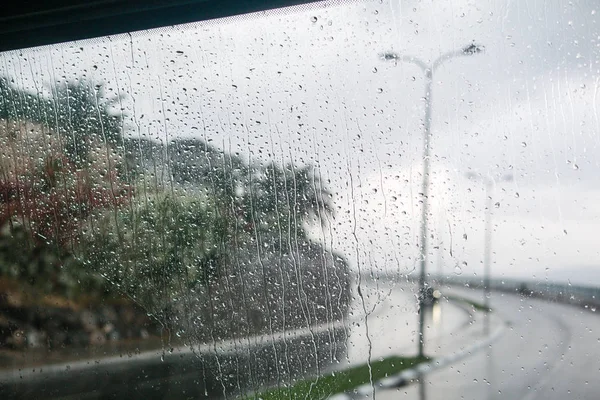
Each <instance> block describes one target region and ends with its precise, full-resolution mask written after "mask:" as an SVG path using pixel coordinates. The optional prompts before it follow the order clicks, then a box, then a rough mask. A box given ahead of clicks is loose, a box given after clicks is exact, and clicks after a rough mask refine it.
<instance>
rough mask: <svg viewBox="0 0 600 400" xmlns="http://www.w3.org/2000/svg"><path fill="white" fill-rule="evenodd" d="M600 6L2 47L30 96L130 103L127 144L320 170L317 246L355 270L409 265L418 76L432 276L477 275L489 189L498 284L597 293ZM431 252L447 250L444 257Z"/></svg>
mask: <svg viewBox="0 0 600 400" xmlns="http://www.w3.org/2000/svg"><path fill="white" fill-rule="evenodd" d="M596 8H600V7H598V6H597V2H596V1H593V0H589V1H578V2H568V1H508V0H502V1H500V0H499V1H462V0H454V1H381V2H380V1H356V2H350V3H345V4H340V3H339V2H338V3H336V4H333V5H327V4H319V5H316V6H310V7H299V8H292V9H287V10H285V11H283V12H281V11H278V12H269V13H263V14H256V15H252V16H245V17H236V18H232V19H228V20H221V21H212V22H208V23H199V24H192V25H187V26H182V27H174V28H173V27H171V28H164V29H161V30H156V31H150V32H142V33H135V34H133V35H131V36H130V35H122V36H117V37H111V38H102V39H98V40H93V41H85V42H79V43H73V44H68V45H63V46H57V47H44V48H40V49H34V50H27V51H22V52H10V53H4V54H2V55H1V56H0V57H1V63H0V64H1V65H0V74H2V75H9V76H12V77H14V78H15V80H16V82H17V83H18V84H20V85H22V86H25V87H27V88H32V89H35V88H37V89H38V90H41V88H42V87H43V85H44V83H48V82H58V83H60V82H64V79H73V78H75V77H81V76H86V77H88V78H90V79H93V80H95V81H99V82H104V83H105V84H106V87H107V88H108V89H109V90H110V91H111V92H114V93H116V92H119V93H122V94H126V95H127V99H126V101H125V103H124V106H125V109H126V113H127V115H128V117H127V121H128V129H129V131H130V133H131V134H135V135H137V134H142V135H150V136H152V137H154V138H156V139H160V140H165V139H166V138H173V137H176V136H180V137H189V136H200V137H203V138H205V139H209V140H211V141H212V143H214V144H216V145H217V146H219V147H222V148H224V149H226V150H227V151H239V152H241V153H242V154H244V155H245V156H247V157H252V158H254V159H259V160H270V159H276V160H278V161H279V162H289V161H290V160H293V161H294V162H295V163H297V164H304V163H313V164H316V165H318V166H319V168H320V170H321V172H322V174H323V177H324V179H326V180H330V183H329V185H330V188H331V189H332V191H333V192H335V193H336V196H335V201H336V206H337V207H338V210H337V213H336V217H335V219H334V220H332V221H331V224H330V225H331V226H330V229H329V230H328V231H325V232H320V231H315V238H317V239H319V240H324V241H325V242H327V243H330V244H331V245H332V247H333V248H334V249H336V250H338V251H340V252H342V253H344V254H345V255H346V256H347V257H348V258H349V259H350V261H351V263H352V265H353V267H354V268H356V269H358V268H361V269H362V270H371V269H377V270H389V271H400V272H406V271H410V270H411V269H412V268H414V267H415V265H416V261H417V259H418V254H419V250H418V243H419V240H418V234H419V224H420V207H421V203H420V202H421V201H422V197H421V196H420V192H421V188H420V186H421V173H422V153H423V128H422V123H423V116H424V102H423V96H424V83H425V82H424V79H423V74H422V72H421V70H420V69H419V68H417V67H415V66H414V65H412V64H410V63H395V62H384V61H383V60H381V58H380V54H381V53H382V52H384V51H390V50H393V51H395V52H397V53H401V54H407V55H412V56H415V57H418V58H420V59H422V60H423V61H424V62H426V63H429V62H431V61H432V60H434V59H435V58H437V57H438V56H439V55H440V54H443V53H445V52H447V51H450V50H453V49H458V48H461V47H463V46H465V45H468V44H470V43H472V42H473V41H475V42H477V43H480V44H482V45H484V46H485V48H486V51H485V53H483V54H478V55H475V56H471V57H459V58H455V59H453V60H450V61H448V62H447V63H445V64H444V65H443V66H442V67H441V68H440V69H439V70H437V71H436V73H435V75H434V78H433V79H434V89H433V113H432V182H431V196H430V199H429V200H430V204H431V215H430V217H429V224H430V228H431V235H433V239H432V241H431V248H430V251H431V254H430V257H429V259H430V261H431V264H430V266H429V270H430V272H437V271H438V270H439V260H441V261H442V263H441V265H442V267H443V271H444V273H446V274H459V275H461V276H473V275H474V274H476V275H478V276H479V275H480V274H481V271H482V264H481V261H482V254H483V219H484V207H485V205H484V200H485V193H484V185H483V183H482V182H481V181H480V182H477V181H472V180H469V179H467V178H466V177H465V174H466V173H467V172H468V171H472V172H475V173H479V174H482V175H484V176H487V177H491V178H493V179H496V180H498V181H500V180H501V178H502V177H503V176H506V175H508V174H509V175H511V176H512V177H513V179H512V181H510V182H498V183H497V185H496V186H495V190H494V193H493V203H494V204H495V206H494V207H493V210H492V211H493V227H494V233H493V249H494V255H493V261H494V265H493V274H494V275H495V276H508V277H521V278H529V279H532V278H535V279H553V280H567V279H570V280H571V281H572V282H574V283H588V284H600V263H599V259H600V253H599V250H598V249H599V246H598V244H599V243H600V240H599V238H600V235H598V226H599V225H600V166H599V164H598V158H597V154H599V152H600V149H599V147H600V136H599V133H600V132H599V130H600V122H599V117H598V110H597V102H598V88H599V84H600V81H599V79H600V73H599V68H600V67H599V61H600V49H599V46H600V32H599V26H600V25H599V24H598V13H597V10H596ZM433 246H440V249H441V250H440V251H441V253H440V254H437V250H436V249H434V248H433Z"/></svg>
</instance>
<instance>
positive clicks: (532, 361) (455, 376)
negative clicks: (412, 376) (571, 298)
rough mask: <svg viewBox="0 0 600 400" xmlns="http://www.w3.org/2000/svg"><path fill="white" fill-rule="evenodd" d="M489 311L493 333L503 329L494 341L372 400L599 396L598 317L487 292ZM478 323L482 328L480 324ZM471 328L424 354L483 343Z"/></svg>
mask: <svg viewBox="0 0 600 400" xmlns="http://www.w3.org/2000/svg"><path fill="white" fill-rule="evenodd" d="M446 292H447V293H448V292H450V293H453V294H457V295H460V296H463V297H469V298H473V299H474V300H478V301H481V295H480V292H476V291H472V290H465V289H461V290H457V289H451V290H447V291H446ZM491 305H492V307H493V308H494V310H495V311H494V313H493V321H492V323H491V331H497V330H502V333H501V334H500V336H499V338H498V339H497V340H495V341H494V342H493V343H491V344H490V345H489V346H487V347H484V348H483V349H482V350H480V351H478V352H474V353H473V354H471V355H469V356H468V357H466V358H464V359H463V360H461V361H459V362H457V363H455V364H453V365H450V366H449V367H445V368H441V369H439V370H437V371H434V372H432V373H430V374H428V375H427V376H426V377H425V378H424V379H423V380H422V381H421V382H416V383H413V384H411V385H409V386H406V387H403V388H399V389H390V390H382V391H377V392H376V394H375V397H376V398H379V399H381V400H385V399H396V398H402V399H422V400H434V399H523V400H552V399H599V398H600V315H598V313H597V312H595V311H592V310H586V309H583V308H577V307H575V306H570V305H564V304H557V303H552V302H546V301H543V300H539V299H532V298H523V297H521V296H518V295H512V294H502V293H493V294H492V297H491ZM498 317H500V318H498ZM481 318H482V317H481ZM481 318H480V319H481ZM501 319H502V320H504V323H503V322H502V321H501ZM477 323H478V324H480V325H481V326H482V325H483V324H482V321H478V322H477ZM477 323H476V324H475V325H477ZM473 330H479V328H477V327H475V326H473V327H472V329H470V330H469V329H467V330H465V331H464V332H465V333H464V335H461V334H459V335H454V338H453V340H454V343H453V342H452V341H448V342H446V343H445V344H444V345H442V346H435V345H432V344H429V345H428V346H427V351H428V352H429V354H432V355H435V356H443V355H446V354H450V353H452V352H455V351H457V349H459V348H461V347H462V348H464V347H465V346H467V345H468V344H469V343H474V342H476V341H477V340H481V338H482V337H481V335H482V333H477V334H475V335H473V332H470V333H469V331H473ZM461 336H463V337H461ZM369 397H371V396H369Z"/></svg>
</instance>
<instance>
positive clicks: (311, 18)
mask: <svg viewBox="0 0 600 400" xmlns="http://www.w3.org/2000/svg"><path fill="white" fill-rule="evenodd" d="M317 21H318V18H317V17H315V16H312V17H310V22H312V23H313V24H314V23H316V22H317Z"/></svg>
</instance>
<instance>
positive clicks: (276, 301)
mask: <svg viewBox="0 0 600 400" xmlns="http://www.w3.org/2000/svg"><path fill="white" fill-rule="evenodd" d="M124 102H126V98H124V97H122V96H112V97H111V96H109V95H107V93H106V91H105V90H104V87H103V85H100V84H96V83H94V82H90V81H87V80H85V79H78V80H74V81H70V82H63V83H61V84H56V85H52V86H49V87H48V90H46V91H44V92H43V93H41V92H29V91H27V90H25V89H22V88H19V87H17V86H16V85H14V84H13V83H12V82H11V81H10V80H9V79H6V78H0V148H1V149H2V153H3V154H2V157H0V309H1V310H3V311H2V313H1V314H0V345H1V346H3V347H4V346H6V347H8V348H11V347H12V348H21V347H37V346H43V345H47V344H49V346H50V347H51V348H57V347H60V346H63V345H70V344H82V345H86V344H93V343H96V342H97V343H103V342H104V341H106V340H113V339H114V340H118V339H120V338H123V337H139V338H143V337H147V336H148V335H149V334H150V335H151V334H153V332H154V333H156V334H160V335H167V336H171V335H172V334H176V335H177V337H181V338H185V340H189V341H192V342H198V341H207V340H218V339H222V338H228V337H236V336H243V335H251V334H256V333H263V332H267V331H270V330H282V329H288V328H294V327H301V326H306V325H307V324H315V323H319V322H323V321H331V320H337V319H340V318H342V317H343V315H344V314H345V313H346V312H347V307H348V302H349V276H348V268H347V264H346V262H345V260H344V258H343V257H341V256H339V255H336V254H333V253H331V252H329V251H326V250H325V249H324V248H323V247H322V246H320V245H319V244H317V243H314V242H312V241H311V240H310V239H309V235H308V231H309V229H310V227H311V226H319V225H320V226H326V224H327V223H328V221H329V220H330V219H331V218H332V217H333V209H334V206H333V197H332V194H331V193H330V192H329V191H328V190H327V188H326V186H325V184H324V182H323V181H322V180H321V178H320V174H319V171H318V170H317V169H315V168H313V167H312V166H311V165H294V164H293V163H290V164H283V163H280V162H279V163H278V162H276V161H275V160H273V161H271V162H269V163H266V164H261V163H256V162H254V161H252V160H251V159H248V158H246V157H243V156H242V155H239V154H230V153H228V152H226V151H223V150H221V149H218V148H217V147H215V146H213V145H211V144H209V143H208V142H207V141H205V140H203V139H199V138H189V139H179V138H175V139H172V140H170V141H169V142H165V141H164V140H163V141H160V140H155V139H151V138H148V137H145V136H141V135H135V134H132V132H130V131H129V130H128V128H127V126H126V119H127V118H126V115H125V114H124V111H123V104H124ZM284 294H285V295H284ZM115 304H116V305H115ZM123 304H125V305H123ZM117 305H118V306H117ZM44 310H45V311H44ZM48 310H50V311H51V312H49V311H48ZM84 310H87V311H89V312H91V314H92V315H91V317H90V316H89V315H88V314H85V313H83V311H84ZM44 312H45V313H46V314H49V315H52V316H54V317H48V318H46V317H44V318H37V317H36V315H37V314H36V313H44ZM69 315H70V316H69ZM73 315H76V317H75V319H76V320H77V321H70V320H69V318H71V317H73ZM123 315H126V316H127V317H124V316H123ZM58 316H60V317H58ZM86 317H89V318H88V319H91V320H92V323H89V324H88V323H86V322H85V321H84V320H85V319H86ZM138 317H139V318H138ZM123 318H125V320H126V321H129V322H130V323H134V321H139V326H135V327H134V330H135V331H136V332H137V333H133V334H127V333H126V332H123V331H122V330H123V329H125V328H123V326H125V325H127V324H123V323H121V322H122V320H123ZM71 319H73V318H71ZM32 321H34V322H32ZM78 331H81V332H82V335H80V336H81V337H82V339H81V340H79V339H78V340H75V339H74V338H73V337H72V336H73V335H74V333H73V332H78ZM64 332H71V333H69V334H68V335H65V334H64ZM86 335H88V336H86ZM84 336H85V338H84ZM99 336H101V338H100V339H97V340H94V338H97V337H99ZM182 340H184V339H182Z"/></svg>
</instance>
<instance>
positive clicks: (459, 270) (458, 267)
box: [454, 265, 463, 275]
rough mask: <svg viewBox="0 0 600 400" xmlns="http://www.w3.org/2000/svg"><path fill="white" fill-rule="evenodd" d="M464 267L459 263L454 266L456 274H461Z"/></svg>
mask: <svg viewBox="0 0 600 400" xmlns="http://www.w3.org/2000/svg"><path fill="white" fill-rule="evenodd" d="M462 272H463V271H462V268H461V267H460V265H457V266H456V267H454V274H455V275H461V274H462Z"/></svg>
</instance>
